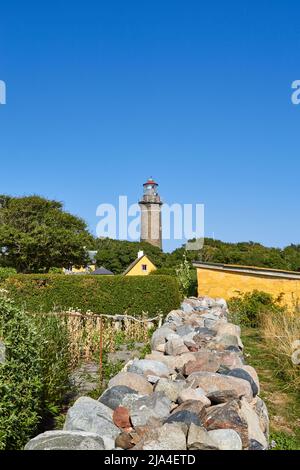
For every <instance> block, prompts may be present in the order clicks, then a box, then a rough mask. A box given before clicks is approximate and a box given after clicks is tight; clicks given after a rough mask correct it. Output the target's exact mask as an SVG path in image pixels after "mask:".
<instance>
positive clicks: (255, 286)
mask: <svg viewBox="0 0 300 470" xmlns="http://www.w3.org/2000/svg"><path fill="white" fill-rule="evenodd" d="M193 266H194V267H195V268H196V269H197V280H198V295H199V296H200V295H201V296H202V295H207V296H209V297H222V298H224V299H229V298H230V297H233V296H236V295H237V294H238V293H245V292H252V291H253V290H260V291H264V292H268V293H270V294H272V295H273V296H274V297H279V296H280V297H281V298H282V303H284V304H286V305H288V306H289V307H293V306H295V304H296V303H297V302H298V301H299V300H300V272H294V271H282V270H275V269H268V268H258V267H254V266H237V265H229V264H214V263H201V262H194V263H193Z"/></svg>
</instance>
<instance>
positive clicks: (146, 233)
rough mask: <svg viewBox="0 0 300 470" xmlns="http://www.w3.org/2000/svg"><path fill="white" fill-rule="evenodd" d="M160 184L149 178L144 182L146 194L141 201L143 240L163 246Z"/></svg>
mask: <svg viewBox="0 0 300 470" xmlns="http://www.w3.org/2000/svg"><path fill="white" fill-rule="evenodd" d="M157 187H158V184H157V183H156V182H155V181H154V180H153V179H152V178H149V179H148V181H146V183H144V184H143V188H144V194H143V197H142V199H141V200H140V201H139V205H140V208H141V242H148V243H151V245H154V246H158V247H159V248H160V249H161V248H162V228H161V206H162V204H163V203H162V202H161V200H160V196H159V194H158V192H157Z"/></svg>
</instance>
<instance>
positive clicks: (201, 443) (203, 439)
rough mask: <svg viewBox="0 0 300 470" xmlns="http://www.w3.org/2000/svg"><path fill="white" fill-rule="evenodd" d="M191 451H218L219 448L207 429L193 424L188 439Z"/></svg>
mask: <svg viewBox="0 0 300 470" xmlns="http://www.w3.org/2000/svg"><path fill="white" fill-rule="evenodd" d="M187 448H188V449H189V450H218V446H217V445H216V443H215V442H214V441H213V440H212V439H211V437H210V436H209V433H208V432H207V431H206V429H205V428H203V427H201V426H197V425H195V424H194V423H191V425H190V428H189V433H188V438H187Z"/></svg>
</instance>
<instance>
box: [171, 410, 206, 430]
mask: <svg viewBox="0 0 300 470" xmlns="http://www.w3.org/2000/svg"><path fill="white" fill-rule="evenodd" d="M164 422H165V423H176V422H177V423H185V424H187V425H188V426H189V425H190V424H191V423H194V424H196V426H201V424H202V423H201V420H200V417H199V416H198V415H197V414H196V413H193V412H191V411H188V410H182V411H178V412H177V413H176V410H175V413H172V414H171V415H170V416H169V417H168V418H167V419H166V420H165V421H164Z"/></svg>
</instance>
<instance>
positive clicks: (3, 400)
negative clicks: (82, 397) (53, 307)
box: [0, 297, 69, 450]
mask: <svg viewBox="0 0 300 470" xmlns="http://www.w3.org/2000/svg"><path fill="white" fill-rule="evenodd" d="M65 333H66V330H65V329H64V327H63V325H62V323H61V322H60V319H57V318H53V317H51V318H49V317H47V318H45V317H43V318H42V317H40V316H38V317H34V316H32V315H28V314H26V313H24V312H23V311H22V310H20V309H18V308H17V307H16V306H15V305H14V304H13V303H12V302H11V301H10V300H7V299H4V298H1V297H0V339H1V340H2V341H3V342H4V344H5V347H6V358H5V363H4V364H2V365H0V450H3V449H8V450H13V449H21V448H22V447H23V446H24V445H25V444H26V442H27V441H28V440H29V439H30V438H31V437H32V436H33V435H34V434H35V433H36V432H37V429H38V426H39V425H40V424H41V422H42V421H43V419H45V418H46V417H47V418H48V416H49V414H51V413H56V412H57V411H58V409H57V405H58V404H59V403H61V401H62V399H63V396H64V393H65V391H66V388H67V386H68V375H69V368H68V364H69V357H68V353H67V349H68V340H67V337H66V334H65Z"/></svg>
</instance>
